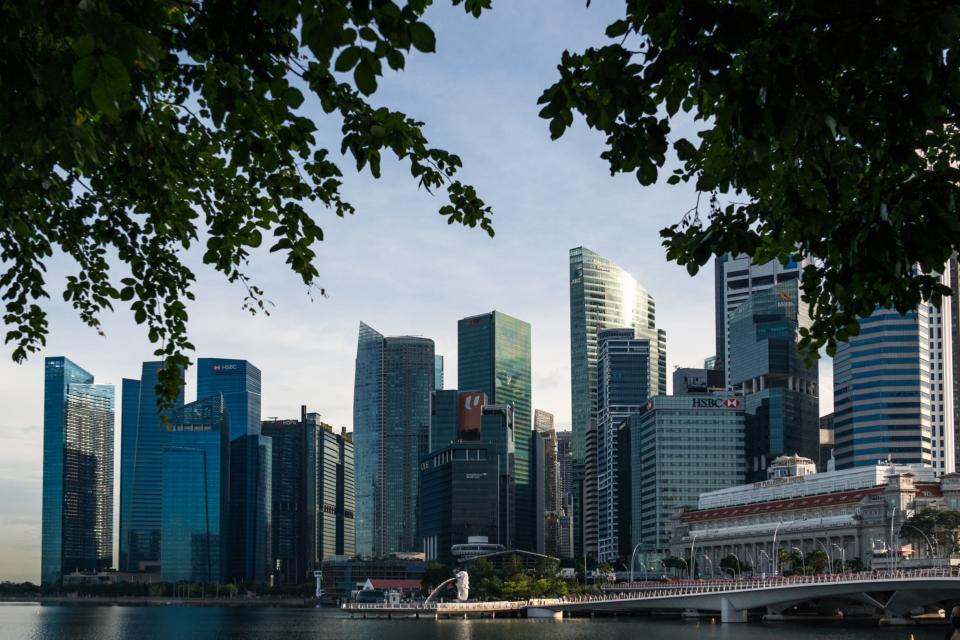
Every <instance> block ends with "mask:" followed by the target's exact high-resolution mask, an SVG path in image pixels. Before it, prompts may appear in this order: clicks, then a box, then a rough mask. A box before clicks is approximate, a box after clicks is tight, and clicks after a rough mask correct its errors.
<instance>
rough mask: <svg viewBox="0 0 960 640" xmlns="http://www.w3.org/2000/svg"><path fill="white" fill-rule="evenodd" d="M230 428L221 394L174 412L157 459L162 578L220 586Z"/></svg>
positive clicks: (224, 552)
mask: <svg viewBox="0 0 960 640" xmlns="http://www.w3.org/2000/svg"><path fill="white" fill-rule="evenodd" d="M229 432H230V425H229V421H228V419H227V414H226V412H225V410H224V405H223V397H222V396H221V395H220V394H217V395H214V396H210V397H208V398H204V399H202V400H198V401H196V402H191V403H190V404H187V405H185V406H183V407H182V408H180V409H178V410H176V411H175V412H173V415H172V416H171V417H170V430H169V432H168V434H167V443H166V445H165V446H164V448H163V453H162V455H161V467H162V471H161V476H162V478H163V480H162V488H163V497H162V499H161V508H160V522H161V524H160V579H161V580H163V581H164V582H177V581H180V580H186V581H190V582H220V581H221V580H223V578H224V569H225V567H224V564H225V562H226V559H227V540H226V539H225V537H224V535H223V534H225V533H226V531H227V511H228V507H229V504H228V495H229V493H228V491H229V469H230V461H229V456H230V443H229Z"/></svg>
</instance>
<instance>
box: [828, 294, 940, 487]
mask: <svg viewBox="0 0 960 640" xmlns="http://www.w3.org/2000/svg"><path fill="white" fill-rule="evenodd" d="M950 311H951V309H950V306H949V304H948V303H947V301H944V304H943V307H942V308H941V309H937V308H936V307H935V306H933V305H930V304H926V303H925V304H921V305H920V306H919V307H918V308H917V309H916V310H915V311H911V312H908V313H905V314H900V313H899V312H897V311H894V310H892V309H877V310H876V311H875V312H874V313H873V314H872V315H870V316H868V317H866V318H861V320H860V333H859V335H857V336H855V337H853V338H851V339H850V340H849V341H848V342H844V343H840V344H839V345H838V346H837V353H836V356H835V357H834V361H833V384H834V413H833V428H834V455H835V456H836V465H837V469H849V468H851V467H856V466H864V465H873V464H876V462H877V461H878V460H886V459H889V460H891V461H892V462H894V463H896V464H925V465H930V466H932V467H934V469H936V470H937V472H938V473H950V472H953V471H954V464H955V459H954V453H955V450H954V442H953V436H954V429H953V417H954V408H953V406H952V404H953V393H952V389H953V380H952V374H953V370H952V369H953V368H952V366H950V364H949V358H950V355H951V352H952V351H953V348H952V345H951V337H952V336H951V332H950V325H951V319H950V315H951V314H950Z"/></svg>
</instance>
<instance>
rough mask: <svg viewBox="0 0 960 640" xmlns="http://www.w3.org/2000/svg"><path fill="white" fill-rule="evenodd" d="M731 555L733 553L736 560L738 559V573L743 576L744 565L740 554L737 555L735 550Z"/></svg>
mask: <svg viewBox="0 0 960 640" xmlns="http://www.w3.org/2000/svg"><path fill="white" fill-rule="evenodd" d="M730 555H732V556H733V557H734V558H735V559H736V561H737V574H738V575H740V576H741V577H742V576H743V567H742V566H741V565H740V556H738V555H737V554H736V553H734V552H733V551H731V552H730Z"/></svg>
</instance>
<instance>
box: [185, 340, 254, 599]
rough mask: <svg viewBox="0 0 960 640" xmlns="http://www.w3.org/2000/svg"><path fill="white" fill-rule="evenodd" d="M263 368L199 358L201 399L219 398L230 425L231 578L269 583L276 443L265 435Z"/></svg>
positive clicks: (218, 359) (225, 359) (232, 360)
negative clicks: (216, 395) (272, 468)
mask: <svg viewBox="0 0 960 640" xmlns="http://www.w3.org/2000/svg"><path fill="white" fill-rule="evenodd" d="M260 385H261V375H260V369H258V368H257V367H255V366H254V365H253V364H251V363H250V362H248V361H246V360H237V359H231V358H198V359H197V396H198V397H207V396H209V395H214V394H220V395H222V396H223V404H224V407H226V412H227V416H228V418H229V424H230V441H231V451H230V458H231V466H230V476H231V477H230V503H231V504H230V532H229V535H230V537H231V540H230V557H231V560H230V565H229V571H228V573H229V575H230V577H231V578H232V579H233V580H237V581H243V582H266V581H267V580H268V579H269V575H270V574H271V573H272V571H273V567H272V565H271V555H272V549H271V544H270V534H271V532H272V531H271V529H272V525H271V521H272V511H273V500H272V498H271V494H272V486H271V485H272V483H273V474H272V471H271V465H272V453H271V450H272V443H271V442H270V438H269V437H266V436H262V435H261V434H260V404H261V396H260V393H261V391H260Z"/></svg>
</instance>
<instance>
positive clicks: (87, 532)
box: [40, 357, 114, 585]
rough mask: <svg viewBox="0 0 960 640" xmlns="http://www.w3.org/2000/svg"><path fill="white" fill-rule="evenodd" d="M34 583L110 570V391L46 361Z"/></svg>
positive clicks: (66, 365) (65, 362)
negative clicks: (37, 561)
mask: <svg viewBox="0 0 960 640" xmlns="http://www.w3.org/2000/svg"><path fill="white" fill-rule="evenodd" d="M43 393H44V397H43V504H42V533H41V543H40V580H41V583H42V584H44V585H56V584H59V583H60V582H61V580H62V579H63V576H64V575H66V574H70V573H73V572H75V571H100V570H103V569H107V568H109V567H110V566H111V565H112V564H113V423H114V390H113V385H108V384H94V378H93V374H91V373H89V372H88V371H85V370H84V369H81V368H80V367H79V366H77V365H76V364H74V363H73V362H71V361H70V360H69V359H67V358H64V357H55V358H46V360H45V362H44V390H43Z"/></svg>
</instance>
